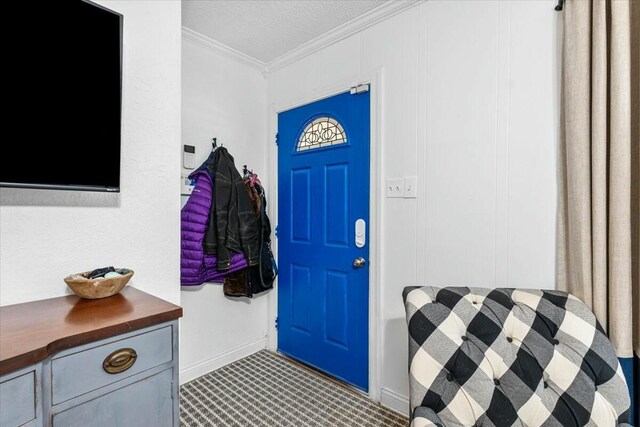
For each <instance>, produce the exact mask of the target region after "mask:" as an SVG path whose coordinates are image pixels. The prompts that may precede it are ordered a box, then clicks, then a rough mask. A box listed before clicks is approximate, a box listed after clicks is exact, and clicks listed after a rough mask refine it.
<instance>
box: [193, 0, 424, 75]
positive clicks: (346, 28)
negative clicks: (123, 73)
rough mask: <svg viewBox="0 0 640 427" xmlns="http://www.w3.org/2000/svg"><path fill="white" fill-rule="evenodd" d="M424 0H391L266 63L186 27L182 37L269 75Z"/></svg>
mask: <svg viewBox="0 0 640 427" xmlns="http://www.w3.org/2000/svg"><path fill="white" fill-rule="evenodd" d="M425 1H426V0H388V1H386V2H385V3H383V4H382V5H380V6H378V7H376V8H375V9H371V10H370V11H368V12H366V13H364V14H362V15H360V16H358V17H357V18H354V19H352V20H351V21H349V22H346V23H344V24H342V25H340V26H338V27H336V28H334V29H332V30H330V31H328V32H326V33H325V34H322V35H320V36H318V37H316V38H314V39H311V40H309V41H308V42H306V43H303V44H301V45H300V46H298V47H296V48H293V49H291V50H290V51H288V52H286V53H284V54H282V55H280V56H278V57H277V58H275V59H272V60H271V61H268V62H266V63H265V62H263V61H260V60H259V59H256V58H254V57H253V56H250V55H247V54H246V53H242V52H240V51H239V50H236V49H234V48H232V47H230V46H227V45H226V44H224V43H220V42H219V41H216V40H214V39H212V38H210V37H207V36H205V35H204V34H202V33H199V32H197V31H194V30H192V29H191V28H188V27H185V26H183V27H182V38H183V39H185V40H190V41H192V42H194V43H196V44H199V45H200V46H204V47H206V48H209V49H211V50H213V51H214V52H217V53H219V54H221V55H223V56H225V57H227V58H229V59H232V60H234V61H237V62H240V63H242V64H246V65H249V66H251V67H253V68H255V69H257V70H258V71H260V72H261V73H262V74H263V75H264V76H265V77H267V76H268V75H269V74H270V73H272V72H274V71H276V70H279V69H281V68H283V67H286V66H287V65H289V64H292V63H293V62H296V61H298V60H299V59H302V58H304V57H305V56H309V55H311V54H313V53H315V52H317V51H319V50H321V49H324V48H325V47H328V46H331V45H332V44H334V43H337V42H339V41H341V40H344V39H346V38H347V37H349V36H352V35H354V34H356V33H359V32H360V31H362V30H365V29H367V28H369V27H371V26H373V25H375V24H377V23H379V22H381V21H384V20H385V19H389V18H391V17H392V16H394V15H397V14H398V13H401V12H404V11H405V10H407V9H411V8H412V7H415V6H417V5H419V4H421V3H424V2H425Z"/></svg>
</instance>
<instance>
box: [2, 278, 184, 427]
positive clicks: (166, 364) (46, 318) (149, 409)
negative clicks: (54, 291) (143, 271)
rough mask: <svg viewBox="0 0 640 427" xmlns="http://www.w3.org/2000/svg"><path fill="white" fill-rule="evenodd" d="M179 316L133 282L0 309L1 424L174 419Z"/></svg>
mask: <svg viewBox="0 0 640 427" xmlns="http://www.w3.org/2000/svg"><path fill="white" fill-rule="evenodd" d="M25 313H31V314H32V316H25ZM38 313H39V314H38ZM181 315H182V309H181V308H180V307H178V306H175V305H173V304H170V303H168V302H166V301H163V300H160V299H158V298H155V297H153V296H151V295H148V294H146V293H144V292H141V291H138V290H136V289H133V288H128V289H125V290H124V291H123V292H122V293H121V294H119V295H116V296H113V297H110V298H105V299H103V300H80V299H78V298H77V297H63V298H54V299H51V300H44V301H36V302H33V303H26V304H19V305H14V306H7V307H2V308H0V374H1V376H0V408H1V410H0V426H1V427H16V426H65V427H66V426H122V427H125V426H178V424H179V414H178V399H179V396H178V320H177V319H178V318H179V317H180V316H181ZM34 318H40V319H41V320H42V323H39V322H38V321H37V320H36V319H34ZM47 335H49V338H46V336H47Z"/></svg>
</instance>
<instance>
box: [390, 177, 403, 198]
mask: <svg viewBox="0 0 640 427" xmlns="http://www.w3.org/2000/svg"><path fill="white" fill-rule="evenodd" d="M386 188H387V197H403V195H404V180H403V179H402V178H390V179H387V183H386Z"/></svg>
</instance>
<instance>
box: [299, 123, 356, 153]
mask: <svg viewBox="0 0 640 427" xmlns="http://www.w3.org/2000/svg"><path fill="white" fill-rule="evenodd" d="M345 142H347V134H346V133H345V131H344V128H343V127H342V125H341V124H340V123H338V121H337V120H335V119H332V118H331V117H318V118H317V119H315V120H314V121H312V122H311V123H309V124H308V125H307V127H305V128H304V130H303V131H302V133H301V134H300V138H299V139H298V146H297V148H296V151H305V150H311V149H314V148H320V147H329V146H331V145H338V144H344V143H345Z"/></svg>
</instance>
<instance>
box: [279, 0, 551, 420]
mask: <svg viewBox="0 0 640 427" xmlns="http://www.w3.org/2000/svg"><path fill="white" fill-rule="evenodd" d="M553 7H554V3H553V2H552V1H551V0H544V1H515V0H514V1H509V2H507V1H436V0H432V1H428V2H426V3H423V4H422V5H420V6H418V7H416V8H413V9H410V10H408V11H405V12H403V13H401V14H399V15H397V16H395V17H393V18H391V19H389V20H386V21H383V22H381V23H379V24H377V25H375V26H373V27H370V28H368V29H366V30H364V31H363V32H361V33H358V34H355V35H353V36H351V37H348V38H346V39H344V40H342V41H340V42H338V43H335V44H333V45H331V46H329V47H327V48H325V49H323V50H321V51H319V52H316V53H314V54H312V55H310V56H307V57H305V58H302V59H300V60H298V61H296V62H294V63H292V64H290V65H288V66H286V67H285V68H282V69H280V70H277V71H275V72H274V73H273V74H271V75H270V76H269V78H268V102H269V104H270V105H274V106H277V105H286V104H291V103H293V102H295V101H296V100H299V99H304V98H309V97H312V96H314V95H315V96H322V95H324V93H325V89H324V88H327V87H331V86H334V85H335V84H336V83H341V82H345V81H346V82H348V83H356V82H358V81H359V80H360V78H361V77H360V76H362V75H364V74H367V73H368V72H369V70H375V69H377V68H382V73H383V79H382V80H383V81H382V87H381V90H382V106H381V108H382V115H381V128H382V135H381V136H382V142H381V155H382V170H381V176H382V179H383V180H384V179H387V178H396V177H403V176H410V175H417V176H418V178H419V189H418V198H417V199H382V200H381V203H380V205H379V207H378V209H379V212H380V215H381V218H382V220H381V223H382V224H381V229H382V230H383V232H382V233H383V234H382V236H381V241H380V245H381V252H382V258H381V270H382V271H381V278H380V288H381V289H380V299H381V319H380V322H381V324H380V329H381V338H382V345H383V348H382V367H381V371H382V372H381V390H382V402H383V403H385V404H387V405H390V406H393V407H395V408H396V409H399V410H403V411H405V412H406V410H408V407H406V398H407V396H408V380H407V350H406V349H407V334H406V326H405V321H404V308H403V305H402V301H401V292H402V289H403V287H404V286H407V285H416V284H428V285H436V286H438V285H470V286H487V287H496V286H511V287H533V288H553V286H554V239H555V237H554V236H555V209H556V184H555V180H556V175H555V174H556V172H555V167H556V166H555V154H556V139H557V138H556V129H557V117H558V108H557V104H558V95H557V78H556V75H557V70H558V63H557V59H556V58H557V50H558V48H557V43H556V40H557V30H556V25H557V22H556V20H557V19H558V14H557V12H555V11H554V10H553ZM272 120H273V118H272ZM392 248H393V249H392Z"/></svg>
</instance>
